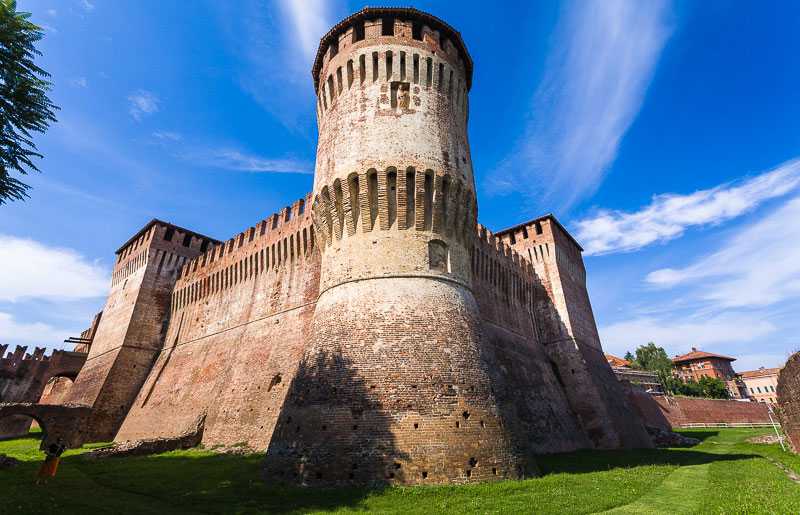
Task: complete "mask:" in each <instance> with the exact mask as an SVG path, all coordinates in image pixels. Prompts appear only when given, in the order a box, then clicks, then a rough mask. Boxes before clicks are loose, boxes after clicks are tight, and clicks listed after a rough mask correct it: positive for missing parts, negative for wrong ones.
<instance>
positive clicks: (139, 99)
mask: <svg viewBox="0 0 800 515" xmlns="http://www.w3.org/2000/svg"><path fill="white" fill-rule="evenodd" d="M128 102H129V107H128V112H129V113H130V115H131V116H132V117H133V119H134V120H136V121H137V122H138V121H140V120H141V119H142V118H144V117H145V116H147V115H151V114H153V113H157V112H158V105H159V103H160V102H161V101H160V100H159V98H158V97H157V96H156V95H155V94H154V93H152V92H150V91H146V90H143V89H140V90H138V91H136V92H135V93H131V94H130V95H128Z"/></svg>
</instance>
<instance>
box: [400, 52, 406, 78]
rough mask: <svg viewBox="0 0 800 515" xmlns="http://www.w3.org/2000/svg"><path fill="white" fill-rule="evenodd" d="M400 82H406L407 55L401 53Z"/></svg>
mask: <svg viewBox="0 0 800 515" xmlns="http://www.w3.org/2000/svg"><path fill="white" fill-rule="evenodd" d="M400 80H406V53H405V52H400Z"/></svg>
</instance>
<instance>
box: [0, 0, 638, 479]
mask: <svg viewBox="0 0 800 515" xmlns="http://www.w3.org/2000/svg"><path fill="white" fill-rule="evenodd" d="M472 67H473V63H472V60H471V58H470V55H469V53H468V52H467V49H466V47H465V45H464V42H463V41H462V39H461V36H460V34H459V33H458V32H456V31H455V30H454V29H453V28H452V27H450V26H449V25H447V24H446V23H445V22H443V21H442V20H440V19H438V18H436V17H434V16H432V15H430V14H427V13H424V12H421V11H418V10H416V9H410V8H366V9H363V10H362V11H359V12H358V13H356V14H353V15H352V16H350V17H348V18H346V19H344V20H342V21H341V22H339V23H338V24H337V25H336V26H334V27H333V28H332V29H331V30H330V31H329V32H328V33H327V34H326V35H325V36H324V37H323V38H322V40H321V43H320V47H319V51H318V54H317V57H316V60H315V63H314V66H313V70H312V74H313V79H314V88H315V90H316V93H317V105H316V108H317V119H318V126H319V142H318V147H317V155H316V169H315V175H314V186H313V191H312V192H311V193H310V194H308V195H307V196H306V197H305V198H303V199H300V200H298V201H297V202H295V203H294V204H292V205H291V207H287V208H285V209H283V210H281V211H280V212H279V213H276V214H273V215H271V216H269V217H268V218H266V219H265V220H262V221H260V222H259V223H257V224H256V225H255V226H253V227H250V228H248V229H246V230H245V231H243V232H242V233H240V234H238V235H236V236H235V237H233V238H231V239H229V240H227V241H224V242H221V241H217V240H215V239H213V238H209V237H207V236H203V235H201V234H197V233H195V232H192V231H190V230H186V229H183V228H180V227H176V226H174V225H171V224H169V223H166V222H162V221H160V220H153V221H151V222H150V223H148V224H147V225H146V226H145V227H143V228H142V229H141V230H140V231H139V232H138V233H136V234H135V235H133V236H132V237H131V238H130V240H128V241H127V242H126V243H125V244H123V245H122V246H121V247H120V248H119V249H118V250H117V252H116V262H115V265H114V269H113V276H112V280H111V290H110V292H109V295H108V299H107V301H106V304H105V307H104V308H103V311H102V317H101V318H99V321H98V323H97V326H96V327H95V328H94V329H93V330H92V337H91V346H90V348H89V352H88V357H87V358H86V362H85V364H84V365H83V367H82V368H81V369H80V372H79V373H78V374H77V377H76V378H75V381H74V383H73V384H72V385H71V386H70V387H69V389H68V390H67V391H66V392H63V394H62V395H61V396H60V398H61V400H62V402H61V403H60V404H58V405H50V406H49V407H48V406H46V405H43V404H36V405H22V404H19V405H13V404H7V405H0V415H11V414H28V415H31V416H35V417H37V419H39V420H46V421H45V422H44V425H45V426H50V427H46V430H47V431H48V437H47V438H49V439H52V438H55V436H54V435H56V434H57V435H58V437H59V438H62V439H63V440H64V441H67V442H68V443H69V444H77V443H80V442H85V441H107V440H111V439H114V440H116V441H123V440H136V439H146V438H156V437H158V438H174V437H176V436H178V435H180V434H182V433H184V432H185V431H186V430H187V429H189V428H191V427H193V426H194V425H196V424H197V423H198V421H201V422H200V423H201V424H202V426H203V433H202V442H203V444H205V445H208V446H216V445H219V446H233V445H242V444H243V445H246V446H247V447H249V448H252V449H255V450H260V451H265V452H266V456H265V460H264V471H263V472H264V477H265V478H266V479H267V480H274V481H282V482H289V483H302V484H309V485H315V484H325V485H330V484H350V483H370V482H376V481H388V482H398V483H424V482H433V483H436V482H459V481H463V482H466V481H481V480H494V479H500V478H509V477H519V476H521V475H523V474H528V473H535V471H536V463H535V458H534V456H535V455H536V454H540V453H553V452H561V451H571V450H574V449H581V448H601V449H615V448H631V447H650V446H651V445H652V444H651V442H650V439H649V437H648V435H647V432H646V430H645V427H644V425H643V424H642V422H641V420H640V418H639V416H638V415H637V414H636V412H635V411H633V410H632V408H631V407H630V406H629V404H628V402H627V401H626V398H625V393H624V391H623V387H622V385H621V384H620V383H619V382H618V381H617V380H616V379H615V376H614V374H613V372H612V371H611V368H610V367H609V365H608V364H607V362H606V359H605V358H604V355H603V351H602V348H601V345H600V340H599V337H598V333H597V328H596V325H595V321H594V317H593V314H592V309H591V305H590V303H589V297H588V293H587V290H586V277H585V269H584V266H583V261H582V258H581V250H582V249H581V247H580V246H579V245H578V243H577V242H576V241H575V240H574V239H573V238H572V237H571V236H570V235H569V233H568V232H567V231H566V230H565V229H564V228H563V227H562V226H561V225H560V224H559V223H558V221H556V219H555V218H554V217H553V216H552V215H547V216H543V217H541V218H538V219H535V220H532V221H529V222H526V223H523V224H520V225H518V226H515V227H512V228H509V229H506V230H503V231H500V232H496V233H492V232H491V231H489V230H488V229H486V228H485V227H483V226H481V225H479V224H478V223H477V219H476V217H477V200H476V196H475V185H474V177H473V169H472V161H471V157H470V150H469V143H468V140H467V120H468V105H469V102H468V94H469V90H470V86H471V82H472V71H473V70H472ZM56 409H61V410H62V411H61V412H59V413H58V414H57V415H48V414H52V413H55V411H54V410H56ZM70 409H74V410H75V413H73V415H72V416H73V419H74V418H75V417H80V420H81V423H80V424H79V425H78V427H75V424H74V423H71V425H70V424H68V423H66V422H63V425H64V426H65V427H67V426H68V427H69V428H70V431H71V432H69V433H67V432H65V431H63V430H61V429H59V424H61V422H59V420H61V419H60V418H59V417H67V416H68V414H69V410H70ZM48 410H49V411H48ZM62 412H63V413H62ZM48 416H49V417H50V418H47V417H48Z"/></svg>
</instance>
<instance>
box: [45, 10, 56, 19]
mask: <svg viewBox="0 0 800 515" xmlns="http://www.w3.org/2000/svg"><path fill="white" fill-rule="evenodd" d="M45 12H47V15H48V16H50V17H51V18H55V17H56V16H58V11H56V10H55V9H48V10H47V11H45Z"/></svg>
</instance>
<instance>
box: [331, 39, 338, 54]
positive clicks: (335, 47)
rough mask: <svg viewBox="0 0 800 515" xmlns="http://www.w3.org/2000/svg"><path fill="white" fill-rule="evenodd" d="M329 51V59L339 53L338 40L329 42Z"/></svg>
mask: <svg viewBox="0 0 800 515" xmlns="http://www.w3.org/2000/svg"><path fill="white" fill-rule="evenodd" d="M330 50H331V57H334V56H335V55H336V54H338V53H339V39H338V38H336V39H334V40H333V41H331V45H330Z"/></svg>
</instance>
